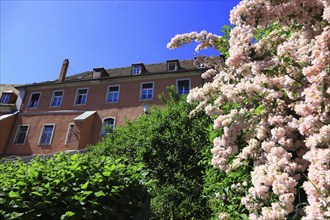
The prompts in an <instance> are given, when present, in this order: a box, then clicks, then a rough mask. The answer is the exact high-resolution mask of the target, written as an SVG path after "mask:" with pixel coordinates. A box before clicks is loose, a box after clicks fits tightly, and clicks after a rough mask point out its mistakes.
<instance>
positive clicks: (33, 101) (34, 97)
mask: <svg viewBox="0 0 330 220" xmlns="http://www.w3.org/2000/svg"><path fill="white" fill-rule="evenodd" d="M40 94H41V93H40V92H38V93H31V97H30V102H29V104H28V108H37V107H38V103H39V99H40Z"/></svg>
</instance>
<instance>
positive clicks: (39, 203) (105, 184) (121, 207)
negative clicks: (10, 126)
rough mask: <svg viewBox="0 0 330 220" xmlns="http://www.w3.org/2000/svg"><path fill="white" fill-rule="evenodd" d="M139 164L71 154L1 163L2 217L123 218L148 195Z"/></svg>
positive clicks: (131, 213) (127, 216) (0, 210)
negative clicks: (26, 161) (26, 162)
mask: <svg viewBox="0 0 330 220" xmlns="http://www.w3.org/2000/svg"><path fill="white" fill-rule="evenodd" d="M141 180H143V165H142V164H136V165H131V164H129V163H128V161H127V160H126V159H123V158H118V159H116V160H114V159H112V158H110V157H106V156H100V157H94V156H90V155H82V154H75V155H73V156H70V155H64V154H59V155H57V156H55V157H53V158H48V159H40V158H37V159H35V160H34V161H32V162H30V163H29V164H24V163H23V162H22V161H14V162H12V161H2V163H0V185H1V188H0V216H1V218H3V219H127V218H129V217H130V216H132V215H133V214H134V213H137V212H138V211H139V209H140V207H141V206H142V203H143V202H144V200H145V199H146V197H147V188H146V187H144V186H143V185H144V184H145V183H142V182H141Z"/></svg>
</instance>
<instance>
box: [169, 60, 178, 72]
mask: <svg viewBox="0 0 330 220" xmlns="http://www.w3.org/2000/svg"><path fill="white" fill-rule="evenodd" d="M179 67H180V64H179V60H168V61H167V67H166V68H167V71H168V72H174V71H177V70H178V69H179Z"/></svg>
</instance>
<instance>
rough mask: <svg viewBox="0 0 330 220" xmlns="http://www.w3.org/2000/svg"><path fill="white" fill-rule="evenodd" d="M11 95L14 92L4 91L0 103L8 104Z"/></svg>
mask: <svg viewBox="0 0 330 220" xmlns="http://www.w3.org/2000/svg"><path fill="white" fill-rule="evenodd" d="M11 95H12V93H8V92H3V93H2V95H1V98H0V103H1V104H8V103H9V100H10V96H11Z"/></svg>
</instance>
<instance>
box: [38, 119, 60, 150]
mask: <svg viewBox="0 0 330 220" xmlns="http://www.w3.org/2000/svg"><path fill="white" fill-rule="evenodd" d="M46 126H53V130H52V134H51V136H50V140H49V143H48V144H44V143H40V141H41V137H42V135H43V133H44V129H45V127H46ZM55 127H56V126H55V124H43V125H42V128H41V131H40V136H39V140H38V145H44V146H46V145H52V141H53V136H54V132H55Z"/></svg>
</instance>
